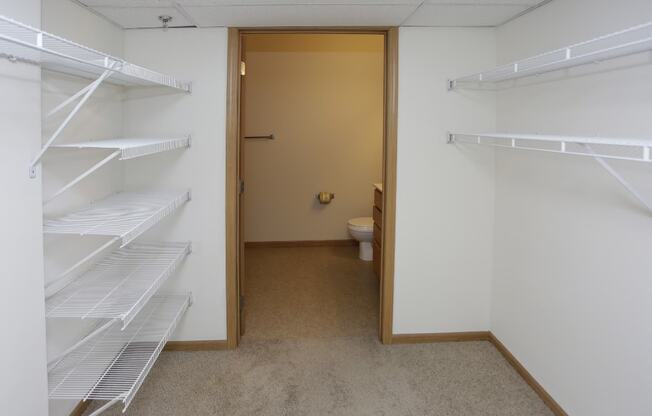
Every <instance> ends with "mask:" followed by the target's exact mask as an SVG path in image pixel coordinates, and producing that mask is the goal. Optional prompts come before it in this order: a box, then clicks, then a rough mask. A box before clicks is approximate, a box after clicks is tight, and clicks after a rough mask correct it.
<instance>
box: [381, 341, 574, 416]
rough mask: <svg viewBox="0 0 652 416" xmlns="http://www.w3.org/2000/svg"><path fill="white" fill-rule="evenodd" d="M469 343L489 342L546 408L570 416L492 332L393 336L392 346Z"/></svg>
mask: <svg viewBox="0 0 652 416" xmlns="http://www.w3.org/2000/svg"><path fill="white" fill-rule="evenodd" d="M468 341H488V342H490V343H491V344H492V345H493V346H494V347H495V348H496V349H497V350H498V351H499V352H500V353H501V354H502V355H503V357H505V360H507V362H508V363H509V364H510V365H511V366H512V367H514V370H516V372H517V373H518V374H519V375H520V376H521V377H522V378H523V380H525V382H526V383H527V384H528V385H529V386H530V387H531V388H532V390H534V392H535V393H536V394H537V395H538V396H539V397H540V398H541V400H543V402H544V403H545V405H546V406H548V408H550V410H551V411H552V413H554V414H555V416H568V413H566V411H565V410H564V409H563V408H562V407H561V406H560V405H559V403H557V402H556V401H555V399H553V398H552V396H551V395H550V394H549V393H548V392H547V391H546V389H544V388H543V386H541V384H539V382H538V381H537V380H536V379H535V378H534V377H532V374H530V372H529V371H527V370H526V369H525V367H524V366H523V364H521V363H520V362H519V361H518V360H517V359H516V357H514V355H513V354H512V353H511V352H509V350H508V349H507V347H505V345H504V344H503V343H502V342H500V340H498V338H496V336H495V335H494V334H492V333H491V332H490V331H479V332H448V333H435V334H394V335H392V340H391V343H392V344H424V343H434V342H468Z"/></svg>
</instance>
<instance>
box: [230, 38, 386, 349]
mask: <svg viewBox="0 0 652 416" xmlns="http://www.w3.org/2000/svg"><path fill="white" fill-rule="evenodd" d="M250 33H258V34H260V33H276V34H277V33H351V34H361V33H375V34H382V35H384V36H385V111H384V112H385V114H384V129H383V131H384V134H383V136H384V137H383V159H384V160H383V229H382V234H383V235H382V247H381V250H382V262H381V271H380V274H381V276H380V322H379V339H380V341H381V342H382V343H383V344H390V343H391V342H392V335H393V330H392V327H393V319H394V314H393V312H394V247H395V221H396V145H397V125H398V28H396V27H384V28H377V27H370V28H368V27H351V28H349V27H347V28H328V27H326V28H319V27H318V28H303V27H302V28H293V27H289V28H229V30H228V48H227V68H228V69H227V93H226V309H227V311H226V329H227V347H228V348H236V347H237V346H238V344H239V341H240V334H239V330H238V328H239V322H238V320H239V318H240V314H239V313H238V310H239V308H240V291H239V288H238V283H239V281H240V280H239V276H238V272H239V267H238V262H239V261H240V254H239V252H240V245H241V244H243V242H241V241H239V240H238V224H239V222H238V221H239V213H238V195H239V183H238V181H239V177H238V169H239V163H240V161H239V159H240V146H241V140H240V92H241V91H240V83H241V79H240V61H241V37H242V35H245V34H250Z"/></svg>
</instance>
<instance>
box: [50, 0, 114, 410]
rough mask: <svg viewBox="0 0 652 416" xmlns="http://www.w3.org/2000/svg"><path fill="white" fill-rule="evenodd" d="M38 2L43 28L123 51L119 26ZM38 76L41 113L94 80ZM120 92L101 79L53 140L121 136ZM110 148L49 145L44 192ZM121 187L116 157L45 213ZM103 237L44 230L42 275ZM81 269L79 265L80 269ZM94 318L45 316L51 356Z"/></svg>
mask: <svg viewBox="0 0 652 416" xmlns="http://www.w3.org/2000/svg"><path fill="white" fill-rule="evenodd" d="M42 8H43V10H42V14H43V19H42V20H43V29H44V30H46V31H48V32H51V33H55V34H57V35H60V36H63V37H65V38H67V39H70V40H73V41H75V42H79V43H82V44H84V45H86V46H90V47H92V48H94V49H97V50H100V51H102V52H106V53H109V54H111V55H115V56H122V55H123V50H122V46H123V31H122V30H121V29H120V28H118V27H117V26H114V25H112V24H111V23H109V22H107V21H106V20H104V19H102V18H100V17H98V16H97V15H95V14H93V13H90V12H89V11H87V10H86V9H85V8H83V7H81V6H79V5H77V4H75V3H74V2H71V1H68V0H43V2H42ZM71 22H74V24H71ZM42 79H43V83H42V90H41V92H42V110H43V113H46V112H47V111H49V110H50V109H52V108H53V107H55V106H56V105H57V104H59V103H60V102H62V101H63V100H65V99H66V98H68V97H69V96H71V95H72V94H74V93H75V92H77V91H78V90H80V89H82V88H83V87H85V86H86V85H88V84H89V83H90V82H91V81H92V80H90V79H82V78H79V77H74V76H67V75H63V74H60V73H53V72H47V71H44V72H43V74H42ZM122 98H123V88H122V87H118V86H115V85H110V84H106V83H105V84H104V85H102V86H101V87H100V88H98V90H97V91H96V92H95V93H94V94H93V96H92V97H91V99H90V100H89V101H88V102H87V103H86V104H85V105H84V106H83V107H82V109H81V111H80V112H79V113H78V114H77V115H76V116H75V117H74V118H73V120H72V122H71V123H70V124H69V125H68V127H67V128H66V129H65V130H64V131H63V133H62V135H61V136H60V138H59V139H57V143H66V142H72V141H82V140H93V139H102V138H115V137H121V136H122ZM71 109H72V106H70V107H68V108H67V109H65V110H64V111H62V112H60V113H59V114H58V115H56V116H54V117H52V118H51V119H48V120H47V121H46V122H45V123H44V124H43V126H44V128H43V137H44V138H46V139H47V138H49V137H50V135H51V134H52V133H53V131H54V130H55V129H56V128H57V127H58V125H59V124H60V123H61V121H62V120H63V119H64V118H65V117H66V115H67V114H68V112H69V111H70V110H71ZM110 153H111V151H90V150H83V151H79V150H61V149H52V150H49V151H48V152H47V154H46V157H45V158H44V161H43V198H44V199H47V198H48V197H50V196H51V195H52V194H54V192H56V191H57V190H58V189H59V188H60V187H61V186H63V185H65V184H66V183H67V182H69V181H70V180H72V179H74V178H75V177H77V176H78V175H79V174H81V173H82V172H84V171H85V170H86V169H88V168H89V167H91V166H93V165H94V164H95V163H97V162H98V161H100V160H102V159H103V158H104V157H106V156H108V155H109V154H110ZM120 189H122V165H121V162H120V161H117V160H115V161H112V162H110V163H109V164H108V165H106V166H104V167H103V168H101V169H100V170H98V171H96V172H95V173H93V174H92V175H91V176H89V177H88V178H86V179H84V180H83V181H82V182H80V183H79V184H78V185H77V186H75V187H74V188H72V189H70V190H69V191H68V192H66V193H65V194H63V195H61V196H60V197H59V198H57V199H55V200H53V201H52V202H51V203H49V204H47V205H45V206H44V214H45V216H54V215H59V214H61V213H66V212H70V211H72V210H74V209H76V208H77V207H81V206H85V205H87V204H89V203H90V202H92V201H94V200H98V199H100V198H102V197H104V196H106V195H108V194H110V193H113V192H116V191H118V190H120ZM104 241H106V238H101V237H90V236H85V237H79V236H52V235H50V236H45V237H44V254H45V258H44V260H45V281H46V282H50V281H51V280H53V279H55V278H56V277H57V276H58V275H59V274H60V273H61V272H62V271H63V270H65V269H67V268H68V267H70V266H71V265H72V264H74V263H75V262H77V261H78V260H79V259H81V258H83V257H84V256H85V255H86V254H88V253H90V252H91V251H93V250H94V249H95V248H97V247H99V246H100V245H102V243H103V242H104ZM108 251H109V250H107V252H108ZM99 258H101V256H98V257H97V259H99ZM90 264H92V262H90V263H89V265H90ZM81 271H83V268H82V269H80V270H79V271H78V272H81ZM94 324H96V322H95V321H93V320H89V321H84V322H81V321H80V320H78V319H70V320H61V319H56V320H48V321H47V347H48V356H49V357H50V358H52V357H54V356H56V354H58V353H59V352H60V351H62V350H64V349H65V348H67V347H69V346H70V345H72V344H74V343H75V342H77V341H78V340H79V339H81V338H82V337H83V336H84V335H86V334H87V333H88V332H89V331H90V329H91V328H92V327H93V326H94ZM76 404H77V401H75V400H57V401H51V402H50V415H51V416H59V415H62V416H63V415H68V414H69V413H70V411H71V410H72V408H73V407H74V406H75V405H76Z"/></svg>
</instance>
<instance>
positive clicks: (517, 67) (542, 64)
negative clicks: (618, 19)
mask: <svg viewBox="0 0 652 416" xmlns="http://www.w3.org/2000/svg"><path fill="white" fill-rule="evenodd" d="M650 50H652V22H648V23H645V24H642V25H638V26H634V27H631V28H629V29H625V30H621V31H619V32H615V33H610V34H608V35H605V36H600V37H597V38H594V39H591V40H588V41H585V42H581V43H577V44H574V45H570V46H567V47H565V48H560V49H556V50H554V51H550V52H546V53H543V54H540V55H536V56H533V57H530V58H526V59H523V60H520V61H516V62H512V63H511V64H507V65H503V66H499V67H497V68H495V69H492V70H489V71H485V72H480V73H477V74H473V75H469V76H465V77H461V78H457V79H453V80H450V81H449V85H448V87H449V89H454V88H457V87H464V86H468V85H470V84H476V85H477V84H485V83H496V82H501V81H507V80H512V79H518V78H523V77H527V76H531V75H540V74H544V73H546V72H552V71H557V70H560V69H565V68H572V67H575V66H579V65H584V64H590V63H596V62H600V61H605V60H608V59H614V58H619V57H623V56H627V55H633V54H636V53H640V52H645V51H650Z"/></svg>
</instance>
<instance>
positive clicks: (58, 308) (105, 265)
mask: <svg viewBox="0 0 652 416" xmlns="http://www.w3.org/2000/svg"><path fill="white" fill-rule="evenodd" d="M190 247H191V246H190V243H133V244H130V245H129V246H127V247H125V248H121V249H118V250H116V251H114V252H113V253H111V254H110V255H109V256H107V257H106V258H104V259H102V260H101V261H100V262H99V263H98V264H96V265H95V266H93V267H92V268H91V269H90V270H88V271H87V272H85V273H84V274H83V275H82V276H80V277H79V278H78V279H77V280H75V281H74V282H73V283H71V284H69V285H68V286H66V287H65V288H64V289H62V290H61V291H59V292H58V293H56V294H55V295H54V296H52V297H50V298H49V299H47V300H46V302H45V316H46V317H47V318H82V319H85V318H95V319H100V318H105V319H113V318H117V319H120V320H121V321H122V325H123V327H126V326H127V325H129V323H130V322H131V321H132V320H133V319H134V317H135V316H136V315H137V314H138V312H140V310H141V309H142V308H143V307H144V306H145V304H146V303H147V301H148V300H149V299H150V298H151V297H152V296H153V295H154V294H155V293H156V291H157V290H158V289H159V288H160V287H161V285H162V284H163V283H164V282H165V281H166V280H167V279H168V278H169V277H170V276H171V275H172V274H173V273H174V272H175V271H176V269H177V267H178V266H179V265H180V264H181V262H182V261H183V260H184V259H185V257H186V255H188V254H189V253H190Z"/></svg>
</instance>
